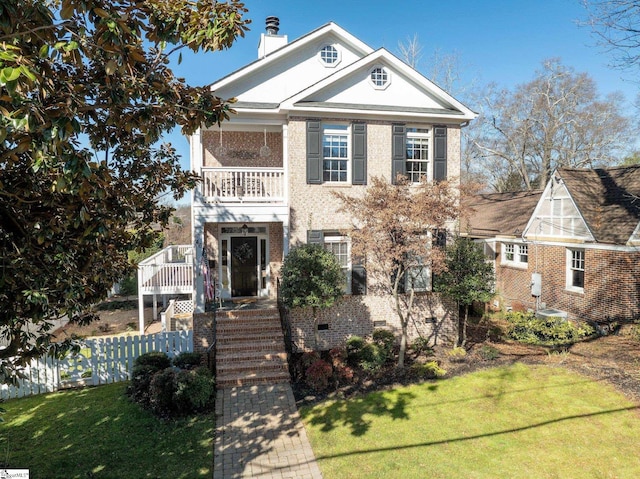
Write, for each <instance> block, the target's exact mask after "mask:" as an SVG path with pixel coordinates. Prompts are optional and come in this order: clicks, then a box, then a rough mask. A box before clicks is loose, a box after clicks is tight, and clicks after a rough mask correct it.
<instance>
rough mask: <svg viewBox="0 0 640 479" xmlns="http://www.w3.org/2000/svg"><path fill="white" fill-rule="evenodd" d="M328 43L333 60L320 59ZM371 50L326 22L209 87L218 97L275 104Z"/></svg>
mask: <svg viewBox="0 0 640 479" xmlns="http://www.w3.org/2000/svg"><path fill="white" fill-rule="evenodd" d="M328 45H330V46H333V47H334V48H335V50H336V52H337V54H338V59H337V61H336V62H334V63H333V64H327V63H325V62H323V61H322V60H321V55H320V51H321V49H322V48H323V47H325V46H328ZM371 51H373V50H372V49H371V47H369V46H368V45H366V44H364V43H363V42H361V41H360V40H358V39H357V38H355V37H354V36H353V35H351V34H349V33H348V32H346V31H345V30H343V29H342V28H340V27H339V26H338V25H336V24H334V23H329V24H327V25H325V26H324V27H321V28H319V29H318V30H315V31H314V32H311V33H310V34H308V35H305V36H304V37H301V38H299V39H298V40H295V41H294V42H291V43H289V44H287V45H285V46H284V47H282V48H280V49H278V50H276V51H275V52H273V53H271V54H270V55H268V56H266V57H265V58H262V59H260V60H257V61H255V62H253V63H251V64H250V65H247V66H246V67H244V68H242V69H241V70H238V71H237V72H235V73H232V74H231V75H229V76H227V77H225V78H223V79H221V80H219V81H217V82H215V83H213V84H212V85H211V89H212V90H214V91H215V92H216V94H217V95H218V96H220V97H222V98H232V97H233V98H237V99H238V101H240V102H247V103H255V102H260V103H276V104H279V103H281V102H283V101H284V100H285V99H287V98H289V97H291V96H292V95H295V94H296V93H298V92H300V91H301V90H304V89H306V88H308V87H309V86H310V85H313V84H315V83H318V82H320V81H322V80H323V79H325V78H327V77H328V76H331V75H333V74H334V73H335V72H336V70H338V69H341V68H344V67H345V66H347V65H350V64H351V63H354V62H356V61H358V60H359V59H360V58H362V57H364V56H366V55H367V54H369V53H370V52H371Z"/></svg>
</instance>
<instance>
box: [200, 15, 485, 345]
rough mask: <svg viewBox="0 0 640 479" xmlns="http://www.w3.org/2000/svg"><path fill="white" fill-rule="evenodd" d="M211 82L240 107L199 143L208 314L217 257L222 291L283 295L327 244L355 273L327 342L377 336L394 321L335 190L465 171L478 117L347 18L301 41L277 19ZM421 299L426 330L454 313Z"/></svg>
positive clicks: (298, 332) (303, 334)
mask: <svg viewBox="0 0 640 479" xmlns="http://www.w3.org/2000/svg"><path fill="white" fill-rule="evenodd" d="M211 89H212V90H214V91H215V92H216V94H217V95H218V96H220V97H222V98H236V99H237V102H236V103H235V104H234V105H233V108H234V109H235V111H236V114H233V115H231V119H230V120H229V121H226V122H223V124H222V125H221V126H220V127H219V128H218V127H213V128H208V129H204V128H203V129H201V130H200V131H198V132H197V133H196V134H194V135H192V136H191V137H190V145H191V147H190V148H191V168H192V170H193V171H194V172H195V173H197V174H198V175H200V176H201V178H202V183H201V184H200V185H199V187H198V188H197V189H196V190H195V191H194V192H193V198H192V210H193V228H194V229H193V238H194V245H195V265H196V273H195V285H194V288H195V293H194V302H195V312H196V313H199V312H203V311H204V309H205V281H204V279H203V274H202V273H203V271H202V267H203V262H202V254H203V252H204V251H206V255H207V258H208V264H209V265H210V270H211V272H212V276H213V278H214V281H215V282H216V283H217V290H218V291H219V293H220V294H221V296H222V297H223V298H236V297H247V296H253V297H271V298H273V297H275V295H276V281H277V278H278V275H279V270H280V266H281V263H282V260H283V258H284V257H285V256H286V254H287V252H288V251H289V249H290V248H291V247H293V246H295V245H296V244H301V243H305V242H307V241H316V242H320V243H322V244H324V245H325V247H326V248H329V249H331V250H332V251H334V252H335V253H336V254H337V255H338V257H339V258H340V260H341V261H342V262H343V265H344V268H345V272H346V273H347V274H346V277H347V278H348V280H346V284H345V288H346V291H347V294H346V295H345V298H344V301H342V302H340V304H339V305H338V306H336V307H335V308H333V309H332V310H330V311H328V312H325V314H324V316H323V319H322V320H321V323H322V328H323V331H322V334H323V341H324V346H326V347H332V346H334V345H336V344H338V343H339V342H340V341H342V340H343V339H344V338H346V337H347V336H348V335H349V334H360V335H364V334H368V333H370V332H371V330H372V328H373V325H374V323H375V324H376V325H382V324H385V325H386V326H388V327H391V328H394V327H395V325H394V321H395V319H394V318H395V315H394V313H393V308H392V305H391V304H390V301H389V298H381V297H374V296H373V295H371V294H366V293H367V284H366V273H365V271H364V270H363V268H361V267H359V265H357V264H353V263H352V259H351V257H350V245H349V238H348V236H343V233H340V232H341V231H344V229H345V228H348V227H349V225H350V221H349V218H346V217H344V215H342V214H340V213H338V212H337V210H338V208H339V204H338V202H337V200H336V199H335V198H334V197H333V196H332V194H331V192H332V191H334V190H340V191H343V192H347V193H348V194H353V195H359V194H362V192H363V191H365V189H366V188H367V183H368V182H369V179H370V178H371V177H373V176H378V177H385V178H388V179H389V181H391V180H392V178H395V176H396V174H398V173H405V174H407V175H409V176H410V177H411V178H413V179H415V180H416V181H417V180H418V178H419V177H420V175H426V176H427V178H428V179H454V180H455V179H457V177H458V176H459V172H460V129H461V128H462V127H464V126H465V125H466V124H467V123H468V122H469V121H470V120H472V119H473V118H475V116H476V115H475V114H474V113H473V112H472V111H471V110H469V109H468V108H467V107H465V106H464V105H462V104H461V103H460V102H458V101H457V100H456V99H454V98H453V97H451V96H450V95H449V94H448V93H446V92H445V91H443V90H442V89H441V88H439V87H438V86H437V85H435V84H434V83H432V82H431V81H429V80H428V79H427V78H425V77H424V76H422V75H421V74H420V73H418V72H417V71H415V70H414V69H412V68H411V67H409V66H408V65H407V64H405V63H403V62H402V61H400V60H399V59H398V58H396V57H395V56H394V55H392V54H391V53H390V52H388V51H387V50H385V49H384V48H380V49H377V50H374V49H373V48H371V47H369V46H368V45H366V44H364V43H363V42H362V41H360V40H359V39H357V38H355V37H354V36H353V35H351V34H349V33H348V32H346V31H345V30H343V29H342V28H341V27H339V26H338V25H336V24H334V23H329V24H326V25H324V26H322V27H320V28H318V29H316V30H314V31H312V32H310V33H308V34H307V35H305V36H303V37H301V38H299V39H297V40H295V41H292V42H288V39H287V36H286V35H280V34H279V31H278V20H277V19H275V18H274V17H269V18H268V19H267V32H266V33H264V34H262V36H261V41H260V45H259V47H258V58H257V60H256V61H254V62H252V63H250V64H248V65H246V66H245V67H243V68H241V69H239V70H238V71H236V72H234V73H231V74H230V75H227V76H226V77H224V78H222V79H220V80H218V81H216V82H214V83H213V84H212V85H211ZM419 307H421V308H424V310H425V311H424V315H423V316H424V318H425V320H424V324H422V325H417V326H416V327H417V328H424V330H425V332H426V333H433V330H434V328H435V326H434V324H436V323H438V324H440V323H442V319H443V318H446V317H448V316H449V315H450V312H447V308H443V307H442V305H441V304H440V301H439V300H438V299H437V298H435V297H434V296H432V295H431V293H425V294H424V295H423V298H422V299H421V302H420V304H419ZM294 320H295V331H294V335H295V336H296V343H297V344H298V345H299V346H300V347H304V345H305V341H306V344H307V345H308V341H309V340H308V338H310V337H311V338H312V337H313V334H312V333H313V332H312V331H311V327H312V326H311V325H312V322H311V320H310V318H307V317H306V316H305V315H304V312H298V315H297V316H296V317H295V318H294ZM449 323H452V322H449ZM442 324H444V323H442ZM445 330H446V331H445ZM441 332H442V333H443V334H445V333H446V334H449V333H451V332H452V327H451V326H450V325H449V326H446V327H444V329H441ZM414 333H415V331H414Z"/></svg>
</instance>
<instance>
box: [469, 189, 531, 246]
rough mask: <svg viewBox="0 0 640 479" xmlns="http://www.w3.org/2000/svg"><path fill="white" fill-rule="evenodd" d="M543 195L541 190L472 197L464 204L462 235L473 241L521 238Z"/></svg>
mask: <svg viewBox="0 0 640 479" xmlns="http://www.w3.org/2000/svg"><path fill="white" fill-rule="evenodd" d="M541 195H542V190H535V191H518V192H513V193H485V194H477V195H472V196H469V197H467V198H466V199H464V200H463V205H464V206H465V212H466V214H465V215H464V217H463V218H464V219H463V225H462V232H463V233H466V234H467V235H469V236H471V237H473V238H491V237H494V236H502V237H505V236H506V237H516V238H517V237H520V236H521V235H522V233H523V231H524V229H525V227H526V226H527V222H528V221H529V218H530V217H531V214H532V213H533V211H534V209H535V207H536V205H537V204H538V201H539V200H540V196H541Z"/></svg>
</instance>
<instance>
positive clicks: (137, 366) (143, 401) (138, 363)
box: [127, 352, 171, 408]
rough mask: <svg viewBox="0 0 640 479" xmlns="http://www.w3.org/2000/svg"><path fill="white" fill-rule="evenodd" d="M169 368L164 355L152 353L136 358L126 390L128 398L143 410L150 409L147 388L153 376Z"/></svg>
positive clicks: (169, 364) (169, 362)
mask: <svg viewBox="0 0 640 479" xmlns="http://www.w3.org/2000/svg"><path fill="white" fill-rule="evenodd" d="M170 366H171V361H170V360H169V357H168V356H167V355H166V354H165V353H160V352H152V353H146V354H142V355H140V356H138V357H137V358H136V360H135V361H134V363H133V369H132V371H131V382H130V384H129V387H128V388H127V394H128V395H129V397H130V398H131V399H132V400H133V401H135V402H137V403H139V404H140V405H141V406H142V407H144V408H149V407H151V402H150V395H149V388H150V386H151V380H152V379H153V376H154V375H155V374H156V373H157V372H158V371H162V370H164V369H166V368H168V367H170Z"/></svg>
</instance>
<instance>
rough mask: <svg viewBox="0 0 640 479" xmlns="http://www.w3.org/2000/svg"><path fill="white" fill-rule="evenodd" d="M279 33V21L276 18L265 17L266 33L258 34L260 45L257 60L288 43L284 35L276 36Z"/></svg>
mask: <svg viewBox="0 0 640 479" xmlns="http://www.w3.org/2000/svg"><path fill="white" fill-rule="evenodd" d="M279 31H280V19H279V18H278V17H267V19H266V33H261V34H260V44H259V45H258V58H264V57H266V56H267V55H268V54H269V53H271V52H273V51H275V50H277V49H278V48H280V47H283V46H285V45H286V44H287V43H288V40H287V36H286V35H278V32H279Z"/></svg>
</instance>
